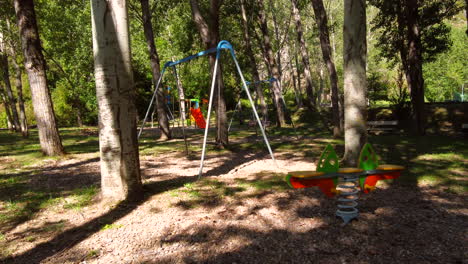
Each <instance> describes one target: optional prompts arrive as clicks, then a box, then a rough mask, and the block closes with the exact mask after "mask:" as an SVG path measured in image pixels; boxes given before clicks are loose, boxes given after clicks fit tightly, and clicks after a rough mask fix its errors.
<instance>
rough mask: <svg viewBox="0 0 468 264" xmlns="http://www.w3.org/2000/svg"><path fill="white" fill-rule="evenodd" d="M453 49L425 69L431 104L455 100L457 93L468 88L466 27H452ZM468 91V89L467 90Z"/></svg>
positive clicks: (427, 96)
mask: <svg viewBox="0 0 468 264" xmlns="http://www.w3.org/2000/svg"><path fill="white" fill-rule="evenodd" d="M451 32H452V34H451V39H452V42H453V45H452V47H451V48H450V50H449V51H448V52H446V53H445V54H440V55H439V56H437V57H436V58H435V60H434V61H433V62H430V63H426V64H425V65H424V68H423V73H424V83H425V87H426V99H427V100H429V101H431V102H442V101H446V100H453V95H454V93H455V92H461V87H462V85H463V84H464V83H466V84H465V87H466V86H468V83H467V82H468V60H467V58H466V54H468V37H467V35H466V34H465V25H463V26H453V27H452V31H451ZM466 90H468V89H466Z"/></svg>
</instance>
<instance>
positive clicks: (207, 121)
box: [198, 49, 220, 179]
mask: <svg viewBox="0 0 468 264" xmlns="http://www.w3.org/2000/svg"><path fill="white" fill-rule="evenodd" d="M219 53H220V50H219V49H218V50H217V51H216V60H215V65H214V70H213V79H212V81H211V90H210V101H209V102H208V114H207V117H206V126H205V134H204V136H203V146H202V156H201V160H200V169H199V170H198V179H200V178H201V176H202V173H203V162H204V161H205V152H206V139H207V138H208V129H209V128H210V116H211V107H212V105H213V95H214V87H215V83H216V74H217V72H218V61H219Z"/></svg>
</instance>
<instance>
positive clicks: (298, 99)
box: [288, 48, 302, 108]
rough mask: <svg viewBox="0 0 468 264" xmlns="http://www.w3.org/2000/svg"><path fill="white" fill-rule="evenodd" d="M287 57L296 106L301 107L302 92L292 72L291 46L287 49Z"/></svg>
mask: <svg viewBox="0 0 468 264" xmlns="http://www.w3.org/2000/svg"><path fill="white" fill-rule="evenodd" d="M288 57H289V69H290V74H291V77H292V81H293V86H294V94H295V97H296V104H297V108H302V94H301V90H300V84H299V79H298V78H296V74H295V73H294V67H293V62H292V56H291V48H289V49H288Z"/></svg>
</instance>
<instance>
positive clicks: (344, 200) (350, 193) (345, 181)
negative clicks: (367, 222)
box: [336, 174, 359, 225]
mask: <svg viewBox="0 0 468 264" xmlns="http://www.w3.org/2000/svg"><path fill="white" fill-rule="evenodd" d="M358 181H359V175H357V174H348V175H344V176H343V177H340V184H338V188H340V197H339V198H338V209H337V210H336V216H339V217H341V219H343V221H344V223H343V225H346V224H347V223H349V222H350V221H351V220H352V219H354V218H357V217H358V215H359V210H358V209H357V208H356V207H357V206H358V202H357V200H358V198H359V195H358V192H359V189H358V186H359V184H358Z"/></svg>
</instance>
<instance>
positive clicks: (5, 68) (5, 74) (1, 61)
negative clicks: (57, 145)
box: [0, 32, 21, 132]
mask: <svg viewBox="0 0 468 264" xmlns="http://www.w3.org/2000/svg"><path fill="white" fill-rule="evenodd" d="M0 69H1V71H2V79H3V83H4V84H5V91H6V96H7V98H6V99H7V100H8V101H9V104H10V110H11V117H12V120H11V121H12V122H13V127H14V129H15V131H16V132H19V131H20V130H21V125H20V121H19V117H18V111H17V109H16V100H15V97H14V96H13V91H12V90H11V83H10V71H9V65H8V55H7V46H6V43H5V41H4V39H3V33H2V32H0Z"/></svg>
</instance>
